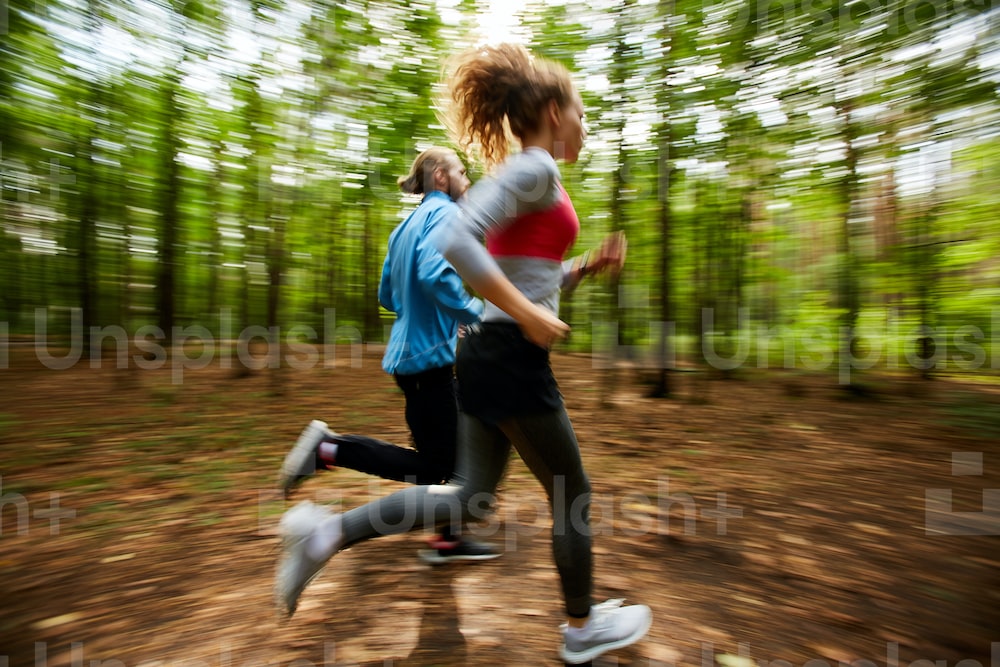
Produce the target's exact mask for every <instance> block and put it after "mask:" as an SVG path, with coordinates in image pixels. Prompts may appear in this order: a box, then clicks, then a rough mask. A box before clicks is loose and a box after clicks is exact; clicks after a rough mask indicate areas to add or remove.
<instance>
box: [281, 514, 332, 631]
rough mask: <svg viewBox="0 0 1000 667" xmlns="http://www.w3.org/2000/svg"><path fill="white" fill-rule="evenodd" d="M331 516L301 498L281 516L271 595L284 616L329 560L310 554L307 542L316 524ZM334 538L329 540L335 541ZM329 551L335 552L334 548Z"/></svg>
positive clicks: (316, 527) (293, 608)
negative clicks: (278, 546) (279, 542)
mask: <svg viewBox="0 0 1000 667" xmlns="http://www.w3.org/2000/svg"><path fill="white" fill-rule="evenodd" d="M333 516H335V515H334V513H333V512H330V511H329V510H327V509H325V508H323V507H319V506H318V505H314V504H313V503H311V502H309V501H305V502H301V503H299V504H298V505H296V506H295V507H293V508H292V509H290V510H288V511H287V512H285V515H284V516H283V517H281V521H280V522H279V524H278V529H279V532H280V533H281V548H282V558H281V561H280V563H279V564H278V570H277V574H276V576H275V583H274V597H275V602H276V603H277V604H278V607H279V608H282V609H283V611H284V612H285V614H286V615H287V616H288V617H291V616H292V614H294V613H295V608H296V607H297V606H298V603H299V596H300V595H301V594H302V591H303V590H304V589H305V587H306V586H307V585H308V584H309V582H310V581H312V580H313V579H314V578H315V577H316V575H318V574H319V573H320V571H321V570H322V569H323V566H324V565H325V564H326V562H327V560H329V557H326V558H319V559H317V558H314V557H313V556H311V555H310V553H309V541H310V540H311V539H312V538H313V535H314V534H315V533H316V531H317V529H318V528H319V526H320V524H322V523H323V522H325V521H326V520H327V519H329V518H331V517H333ZM338 539H339V538H335V539H334V540H332V542H333V543H336V542H337V541H338ZM332 553H336V549H334V550H333V551H332Z"/></svg>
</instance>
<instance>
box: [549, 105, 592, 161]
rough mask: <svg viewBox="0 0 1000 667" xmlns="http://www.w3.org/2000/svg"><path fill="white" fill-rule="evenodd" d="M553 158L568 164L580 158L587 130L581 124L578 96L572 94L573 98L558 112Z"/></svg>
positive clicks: (580, 106)
mask: <svg viewBox="0 0 1000 667" xmlns="http://www.w3.org/2000/svg"><path fill="white" fill-rule="evenodd" d="M554 138H555V150H556V153H557V155H556V156H555V157H557V158H561V159H563V160H564V161H566V163H568V164H573V163H574V162H576V161H577V159H578V158H579V157H580V151H581V150H582V149H583V142H584V140H585V139H586V138H587V128H586V126H585V125H584V122H583V100H582V99H581V98H580V94H579V93H577V92H574V93H573V98H572V99H571V100H570V101H569V103H568V104H566V105H565V106H564V107H563V108H562V109H560V111H559V125H558V127H557V128H556V131H555V137H554Z"/></svg>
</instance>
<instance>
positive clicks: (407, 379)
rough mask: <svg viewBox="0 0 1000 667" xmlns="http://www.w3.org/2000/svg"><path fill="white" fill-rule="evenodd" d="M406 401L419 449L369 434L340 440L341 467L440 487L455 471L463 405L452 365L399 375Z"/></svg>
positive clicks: (414, 443)
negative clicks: (458, 399) (458, 398)
mask: <svg viewBox="0 0 1000 667" xmlns="http://www.w3.org/2000/svg"><path fill="white" fill-rule="evenodd" d="M395 378H396V384H397V385H399V388H400V389H402V390H403V395H404V396H405V397H406V424H407V425H408V426H409V427H410V433H411V434H412V435H413V446H414V449H409V448H406V447H398V446H396V445H393V444H390V443H388V442H384V441H382V440H376V439H375V438H369V437H366V436H363V435H338V436H337V440H336V442H337V445H338V447H337V465H338V466H343V467H345V468H351V469H352V470H357V471H359V472H363V473H368V474H370V475H377V476H379V477H382V478H383V479H392V480H395V481H397V482H410V483H411V484H439V483H441V482H446V481H448V480H449V479H450V478H451V475H452V473H453V472H454V470H455V449H456V446H457V445H456V438H457V436H456V429H457V427H458V404H457V401H456V398H455V375H454V370H453V369H452V367H451V366H446V367H442V368H432V369H431V370H428V371H424V372H422V373H417V374H415V375H395Z"/></svg>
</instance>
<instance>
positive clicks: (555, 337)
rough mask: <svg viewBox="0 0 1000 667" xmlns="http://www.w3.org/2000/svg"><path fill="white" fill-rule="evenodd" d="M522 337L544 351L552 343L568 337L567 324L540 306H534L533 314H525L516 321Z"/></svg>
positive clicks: (568, 328)
mask: <svg viewBox="0 0 1000 667" xmlns="http://www.w3.org/2000/svg"><path fill="white" fill-rule="evenodd" d="M517 323H518V325H519V326H520V327H521V333H523V334H524V337H525V338H527V339H528V340H530V341H531V342H532V343H534V344H535V345H537V346H539V347H543V348H545V349H546V350H547V349H549V348H551V347H552V345H553V344H554V343H556V342H557V341H560V340H562V339H563V338H565V337H566V336H567V335H569V330H570V327H569V325H568V324H566V323H565V322H563V321H562V320H560V319H559V318H558V317H556V316H555V315H553V314H552V313H551V312H550V311H549V310H547V309H545V308H542V307H541V306H534V308H533V312H527V313H525V314H524V316H522V317H521V318H520V319H519V320H518V322H517Z"/></svg>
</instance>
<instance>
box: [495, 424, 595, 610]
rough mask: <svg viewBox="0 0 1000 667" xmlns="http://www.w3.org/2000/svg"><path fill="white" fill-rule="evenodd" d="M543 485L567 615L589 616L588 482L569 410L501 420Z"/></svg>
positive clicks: (590, 570) (504, 430)
mask: <svg viewBox="0 0 1000 667" xmlns="http://www.w3.org/2000/svg"><path fill="white" fill-rule="evenodd" d="M499 427H500V429H501V430H502V431H503V433H504V435H506V436H507V438H509V439H510V441H511V443H513V445H514V447H515V449H517V453H518V454H519V455H520V456H521V458H522V459H523V460H524V462H525V464H526V465H527V466H528V468H529V469H530V470H531V472H532V473H534V475H535V477H537V478H538V481H540V482H541V483H542V486H544V487H545V493H546V494H547V495H548V498H549V506H550V507H551V509H552V553H553V556H554V558H555V562H556V568H557V569H558V571H559V580H560V582H561V584H562V591H563V597H564V601H565V605H566V613H567V615H568V616H570V617H571V618H579V619H583V618H586V617H587V615H588V614H589V613H590V607H591V604H592V602H593V601H592V590H593V584H592V581H593V557H592V554H591V532H590V495H591V492H590V481H589V480H588V479H587V474H586V472H584V469H583V462H582V461H581V459H580V448H579V445H578V444H577V441H576V434H575V433H574V432H573V425H572V424H571V423H570V420H569V415H567V414H566V410H565V409H560V410H556V411H554V412H548V413H544V414H536V415H529V416H525V417H516V418H510V419H506V420H504V421H502V422H500V424H499Z"/></svg>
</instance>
